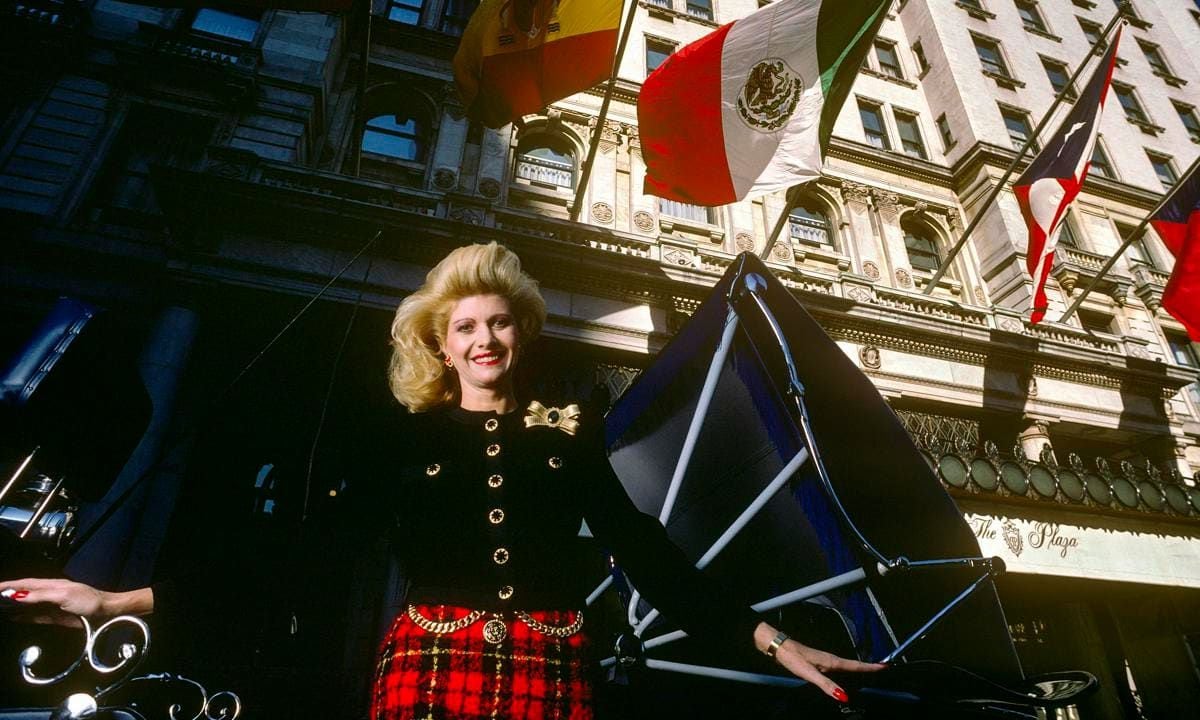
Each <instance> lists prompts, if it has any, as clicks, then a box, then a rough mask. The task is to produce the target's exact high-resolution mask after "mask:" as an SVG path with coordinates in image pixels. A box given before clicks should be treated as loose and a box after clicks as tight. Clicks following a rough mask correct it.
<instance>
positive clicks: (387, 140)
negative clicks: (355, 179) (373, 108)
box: [362, 109, 429, 163]
mask: <svg viewBox="0 0 1200 720" xmlns="http://www.w3.org/2000/svg"><path fill="white" fill-rule="evenodd" d="M428 146H429V122H428V120H427V118H426V117H425V116H424V113H421V112H414V111H413V109H408V110H403V111H401V112H400V113H397V114H394V115H376V116H374V117H372V118H371V119H370V120H368V121H367V126H366V128H365V129H364V130H363V138H362V150H363V152H365V153H371V154H374V155H382V156H383V157H388V158H395V159H397V160H407V161H409V162H418V163H423V162H425V155H426V152H427V150H428Z"/></svg>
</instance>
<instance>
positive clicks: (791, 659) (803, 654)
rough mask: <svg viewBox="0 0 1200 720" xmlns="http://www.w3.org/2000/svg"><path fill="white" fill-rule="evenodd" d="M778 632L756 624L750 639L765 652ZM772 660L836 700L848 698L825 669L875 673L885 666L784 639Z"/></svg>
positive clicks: (768, 626) (846, 699)
mask: <svg viewBox="0 0 1200 720" xmlns="http://www.w3.org/2000/svg"><path fill="white" fill-rule="evenodd" d="M777 634H778V631H777V630H776V629H775V628H773V627H771V626H770V625H769V624H767V623H765V622H764V623H759V625H758V628H757V629H755V631H754V642H755V645H756V646H757V647H758V649H759V650H760V651H763V652H765V651H766V649H767V647H768V646H769V645H770V644H771V641H772V640H773V639H774V638H775V636H776V635H777ZM775 661H776V662H778V663H779V664H780V665H782V666H783V667H784V668H785V669H786V670H787V671H788V672H790V673H791V674H793V675H795V676H796V677H798V678H800V679H801V680H807V681H809V682H810V683H812V684H813V685H816V686H817V687H819V688H821V691H822V692H824V693H825V694H826V695H828V696H829V697H831V698H833V699H834V700H837V701H838V702H840V703H847V702H849V701H850V699H849V697H847V695H846V691H845V690H843V689H842V688H841V687H839V686H838V684H837V683H835V682H834V681H832V680H830V679H829V678H828V677H826V676H825V673H827V672H877V671H879V670H883V669H885V668H886V667H887V665H885V664H883V663H865V662H860V661H858V660H847V659H846V658H843V657H838V656H837V655H834V654H833V653H830V652H825V651H824V650H817V649H816V648H811V647H809V646H807V645H805V644H804V643H801V642H797V641H796V640H792V639H790V638H789V639H787V640H785V641H784V642H783V644H781V645H780V646H779V648H778V649H777V650H776V651H775Z"/></svg>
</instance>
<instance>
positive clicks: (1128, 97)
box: [1112, 83, 1146, 122]
mask: <svg viewBox="0 0 1200 720" xmlns="http://www.w3.org/2000/svg"><path fill="white" fill-rule="evenodd" d="M1112 88H1113V92H1115V93H1116V94H1117V100H1119V101H1120V102H1121V107H1122V108H1124V109H1125V117H1127V118H1129V119H1130V120H1134V121H1136V122H1146V113H1145V111H1143V110H1142V104H1141V103H1139V102H1138V99H1137V96H1136V95H1134V94H1133V88H1131V87H1128V86H1125V85H1117V84H1115V83H1114V84H1113V86H1112Z"/></svg>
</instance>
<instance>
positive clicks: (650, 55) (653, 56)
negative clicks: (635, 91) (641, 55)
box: [646, 40, 675, 75]
mask: <svg viewBox="0 0 1200 720" xmlns="http://www.w3.org/2000/svg"><path fill="white" fill-rule="evenodd" d="M673 52H675V48H674V47H672V46H670V45H667V44H666V43H660V42H655V41H654V40H647V41H646V74H647V75H649V74H650V73H652V72H654V71H655V70H656V69H658V66H659V65H662V64H663V60H666V59H667V58H669V57H670V56H671V53H673Z"/></svg>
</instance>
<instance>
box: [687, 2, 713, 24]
mask: <svg viewBox="0 0 1200 720" xmlns="http://www.w3.org/2000/svg"><path fill="white" fill-rule="evenodd" d="M687 13H688V15H691V16H692V17H698V18H703V19H705V20H712V19H713V11H712V0H688V3H687Z"/></svg>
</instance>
